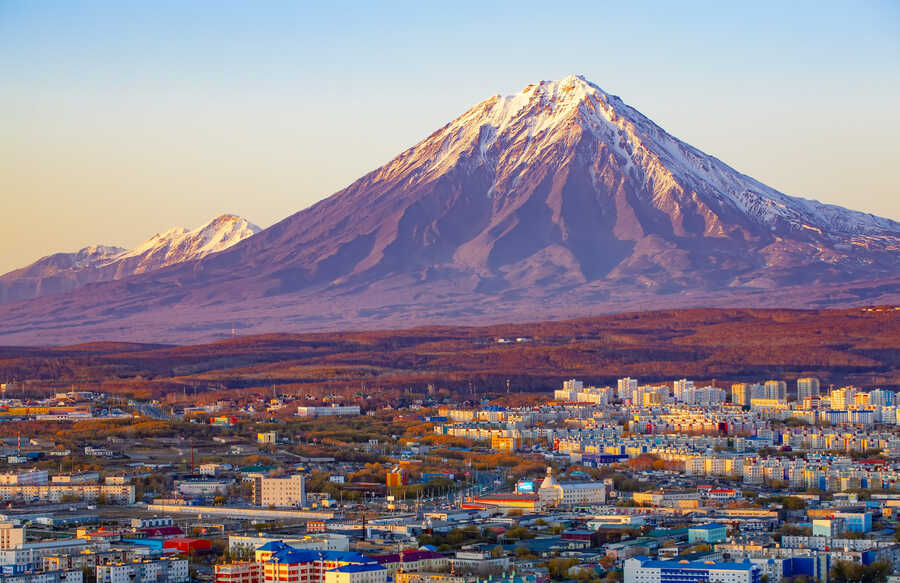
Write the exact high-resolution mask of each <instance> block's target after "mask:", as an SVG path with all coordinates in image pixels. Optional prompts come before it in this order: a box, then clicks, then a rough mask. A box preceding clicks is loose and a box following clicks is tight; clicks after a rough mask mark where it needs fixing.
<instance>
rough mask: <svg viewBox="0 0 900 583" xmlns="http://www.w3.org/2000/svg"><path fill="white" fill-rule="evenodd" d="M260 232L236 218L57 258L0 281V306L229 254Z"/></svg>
mask: <svg viewBox="0 0 900 583" xmlns="http://www.w3.org/2000/svg"><path fill="white" fill-rule="evenodd" d="M260 230H261V229H260V228H259V227H257V226H256V225H254V224H252V223H250V222H249V221H248V220H247V219H244V218H241V217H238V216H235V215H222V216H219V217H216V218H215V219H213V220H211V221H210V222H208V223H206V224H205V225H203V226H201V227H198V228H196V229H194V230H192V231H189V230H187V229H185V228H184V227H175V228H174V229H171V230H169V231H166V232H165V233H159V234H156V235H154V236H153V237H151V238H150V239H148V240H147V241H145V242H144V243H142V244H140V245H138V246H137V247H135V248H134V249H130V250H129V249H124V248H122V247H111V246H105V245H94V246H91V247H85V248H84V249H81V250H80V251H76V252H75V253H54V254H53V255H49V256H47V257H43V258H41V259H38V260H37V261H35V262H34V263H32V264H31V265H29V266H27V267H23V268H21V269H17V270H15V271H11V272H9V273H7V274H4V275H2V276H0V302H11V301H16V300H25V299H31V298H36V297H41V296H47V295H54V294H59V293H64V292H68V291H71V290H74V289H76V288H79V287H81V286H83V285H85V284H88V283H96V282H101V281H111V280H116V279H122V278H125V277H129V276H131V275H135V274H138V273H147V272H150V271H154V270H156V269H160V268H162V267H166V266H168V265H174V264H176V263H181V262H183V261H188V260H191V259H199V258H201V257H205V256H206V255H209V254H210V253H217V252H219V251H223V250H225V249H228V248H229V247H231V246H232V245H234V244H235V243H237V242H239V241H242V240H243V239H246V238H247V237H250V236H251V235H254V234H256V233H258V232H259V231H260Z"/></svg>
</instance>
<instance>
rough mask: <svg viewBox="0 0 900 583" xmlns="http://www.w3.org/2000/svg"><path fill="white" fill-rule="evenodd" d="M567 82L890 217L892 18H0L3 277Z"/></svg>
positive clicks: (133, 12) (793, 13) (831, 198)
mask: <svg viewBox="0 0 900 583" xmlns="http://www.w3.org/2000/svg"><path fill="white" fill-rule="evenodd" d="M570 73H580V74H583V75H585V76H586V77H587V78H588V79H590V80H591V81H593V82H595V83H597V84H598V85H600V86H601V87H603V88H604V89H606V90H607V91H610V92H612V93H615V94H617V95H620V96H621V97H622V98H623V99H624V100H625V101H626V102H627V103H629V104H631V105H633V106H635V107H637V108H638V109H640V110H641V111H642V112H643V113H645V114H646V115H648V116H649V117H651V118H652V119H654V120H655V121H656V122H657V123H659V124H660V125H662V126H663V127H664V128H665V129H667V130H668V131H669V132H670V133H672V134H673V135H675V136H678V137H679V138H681V139H683V140H685V141H687V142H689V143H691V144H693V145H695V146H697V147H699V148H700V149H702V150H704V151H706V152H708V153H710V154H713V155H715V156H718V157H719V158H721V159H722V160H724V161H725V162H727V163H728V164H730V165H732V166H734V167H735V168H737V169H738V170H740V171H742V172H745V173H747V174H750V175H752V176H754V177H755V178H758V179H760V180H762V181H763V182H766V183H767V184H769V185H771V186H773V187H775V188H778V189H779V190H782V191H783V192H786V193H787V194H792V195H799V196H806V197H809V198H817V199H819V200H822V201H825V202H831V203H836V204H841V205H844V206H849V207H852V208H857V209H859V210H864V211H869V212H873V213H876V214H880V215H883V216H888V217H891V218H894V219H900V192H898V190H900V189H898V181H897V178H896V170H895V168H896V165H897V163H898V161H900V141H898V139H897V136H898V135H900V113H898V111H897V104H898V103H900V3H897V2H886V1H885V2H876V1H870V2H867V1H858V2H753V3H749V2H747V3H736V2H735V3H732V2H677V3H676V2H627V3H626V2H615V3H614V2H589V3H578V2H569V3H564V4H563V3H556V2H546V1H545V2H515V3H512V2H509V3H507V2H487V1H483V2H454V3H437V2H415V3H413V2H408V3H405V2H384V3H350V2H336V3H327V4H325V3H300V2H259V3H254V2H142V3H138V2H52V1H45V2H30V1H24V0H23V1H16V2H10V1H3V0H0V107H2V111H3V112H4V113H5V117H4V123H3V124H0V191H2V192H3V193H4V194H3V199H4V207H6V209H5V210H7V212H8V213H9V214H10V215H12V216H15V220H14V221H12V224H11V225H10V224H9V222H8V228H7V229H4V233H3V235H2V242H3V244H2V245H0V272H2V271H6V270H8V269H12V268H14V267H17V266H20V265H24V264H26V263H28V262H30V261H32V260H34V259H36V258H37V257H39V256H42V255H45V254H47V253H50V252H54V251H62V250H69V251H71V250H76V249H78V248H80V247H83V246H86V245H89V244H94V243H105V244H119V245H124V246H131V245H134V244H137V243H138V242H140V241H141V240H143V239H144V238H146V237H148V236H150V235H152V234H154V233H156V232H159V231H163V230H166V229H168V228H169V227H171V226H175V225H184V226H187V227H193V226H197V225H199V224H200V223H202V222H205V221H206V220H207V219H209V218H212V217H213V216H215V215H217V214H220V213H223V212H234V213H238V214H241V215H244V216H246V217H248V218H249V219H251V220H252V221H254V222H256V223H258V224H260V225H261V226H268V225H270V224H271V223H273V222H275V221H277V220H279V219H281V218H283V217H285V216H287V215H289V214H291V213H293V212H296V211H298V210H300V209H302V208H304V207H306V206H308V205H309V204H311V203H313V202H315V201H317V200H319V199H321V198H323V197H325V196H327V195H329V194H331V193H332V192H334V191H335V190H337V189H339V188H341V187H343V186H345V185H347V184H348V183H350V182H352V181H353V180H355V179H356V178H358V177H359V176H360V175H362V174H363V173H365V172H367V171H368V170H371V169H373V168H375V167H377V166H379V165H381V164H382V163H384V162H386V161H387V160H388V159H390V158H391V157H393V156H394V155H396V154H398V153H399V152H401V151H402V150H403V149H405V148H406V147H408V146H410V145H412V144H414V143H415V142H417V141H418V140H420V139H422V138H424V137H425V136H427V135H428V134H430V133H431V132H432V131H433V130H435V129H437V128H438V127H440V126H441V125H443V124H444V123H446V122H447V121H449V120H450V119H452V118H454V117H455V116H457V115H459V114H460V113H462V112H463V111H465V110H466V109H467V108H469V107H470V106H472V105H474V104H475V103H477V102H479V101H481V100H483V99H484V98H486V97H488V96H489V95H492V94H494V93H514V92H517V91H519V90H521V89H522V88H523V87H524V86H525V85H527V84H528V83H530V82H533V81H537V80H540V79H557V78H561V77H564V76H566V75H568V74H570Z"/></svg>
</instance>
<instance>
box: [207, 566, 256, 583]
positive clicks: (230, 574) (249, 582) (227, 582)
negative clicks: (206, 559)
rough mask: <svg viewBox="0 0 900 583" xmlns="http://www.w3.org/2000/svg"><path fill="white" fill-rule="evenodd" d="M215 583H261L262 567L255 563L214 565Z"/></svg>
mask: <svg viewBox="0 0 900 583" xmlns="http://www.w3.org/2000/svg"><path fill="white" fill-rule="evenodd" d="M215 577H216V579H215V580H216V583H262V581H263V566H262V564H261V563H256V562H243V563H230V564H228V565H216V568H215Z"/></svg>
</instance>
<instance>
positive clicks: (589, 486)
mask: <svg viewBox="0 0 900 583" xmlns="http://www.w3.org/2000/svg"><path fill="white" fill-rule="evenodd" d="M537 494H538V497H539V498H540V500H541V506H543V507H544V508H547V507H550V506H578V505H585V504H603V503H604V502H606V487H605V486H604V485H603V482H563V483H559V482H557V481H556V479H555V478H554V477H553V468H550V467H548V468H547V477H546V478H544V481H542V482H541V486H540V488H538V492H537Z"/></svg>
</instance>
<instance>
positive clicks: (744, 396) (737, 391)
mask: <svg viewBox="0 0 900 583" xmlns="http://www.w3.org/2000/svg"><path fill="white" fill-rule="evenodd" d="M751 386H752V385H751V384H750V383H735V384H733V385H731V402H732V403H734V404H735V405H749V404H750V399H752V398H753V395H752V394H751V390H750V389H751Z"/></svg>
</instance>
